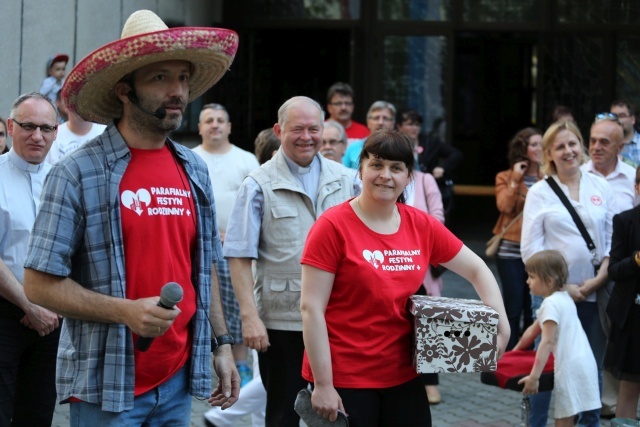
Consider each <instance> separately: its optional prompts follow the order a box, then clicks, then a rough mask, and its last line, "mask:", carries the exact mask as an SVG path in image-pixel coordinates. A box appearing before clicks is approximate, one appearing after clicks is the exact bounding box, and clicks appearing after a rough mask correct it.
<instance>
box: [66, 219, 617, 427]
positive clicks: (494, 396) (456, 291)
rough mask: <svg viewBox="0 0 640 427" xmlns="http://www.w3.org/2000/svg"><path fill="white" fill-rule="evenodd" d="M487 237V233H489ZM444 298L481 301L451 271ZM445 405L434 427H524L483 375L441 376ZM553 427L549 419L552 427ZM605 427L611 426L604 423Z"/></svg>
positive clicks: (516, 407) (476, 243)
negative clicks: (485, 381) (483, 379)
mask: <svg viewBox="0 0 640 427" xmlns="http://www.w3.org/2000/svg"><path fill="white" fill-rule="evenodd" d="M457 234H458V235H459V236H461V238H462V239H463V240H464V241H465V243H466V244H467V245H468V246H469V247H470V248H471V249H472V250H474V252H476V253H478V254H483V253H484V241H486V240H487V239H488V238H489V237H490V236H489V235H488V234H487V235H486V236H485V235H483V234H482V233H474V232H469V233H468V234H467V235H466V234H465V232H464V231H460V232H458V233H457ZM485 234H486V233H485ZM488 264H489V266H490V267H491V269H492V270H493V271H494V273H495V274H496V276H497V273H496V271H495V265H494V263H493V262H491V261H490V260H489V262H488ZM443 295H444V296H449V297H455V298H473V299H477V296H476V294H475V291H474V290H473V287H472V286H471V285H470V284H469V283H468V282H466V281H465V280H463V279H460V278H459V277H458V276H455V275H454V274H453V273H450V272H447V273H445V276H444V290H443ZM440 384H441V385H440V391H441V393H442V403H440V404H438V405H435V406H433V407H432V408H431V414H432V419H433V426H434V427H488V426H491V427H507V426H509V427H511V426H517V425H520V424H519V423H520V402H521V395H520V394H519V393H517V392H514V391H509V390H502V389H500V388H498V387H492V386H488V385H484V384H482V383H481V382H480V374H474V373H470V374H443V375H440ZM208 409H209V406H208V404H207V403H206V402H201V401H198V400H195V399H194V401H193V406H192V411H191V413H192V416H191V425H192V426H194V427H196V426H197V427H202V426H204V416H203V414H204V413H205V412H206V411H207V410H208ZM68 425H69V416H68V405H62V406H58V408H57V411H56V414H55V417H54V421H53V426H54V427H65V426H68ZM552 425H553V419H552V418H549V423H548V426H552ZM601 425H602V426H603V427H609V425H610V423H609V421H607V420H602V424H601ZM250 426H251V421H250V419H249V417H247V418H246V419H244V420H243V422H241V423H238V424H237V427H250Z"/></svg>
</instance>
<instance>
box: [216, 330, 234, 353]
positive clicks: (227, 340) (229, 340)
mask: <svg viewBox="0 0 640 427" xmlns="http://www.w3.org/2000/svg"><path fill="white" fill-rule="evenodd" d="M235 343H236V341H235V340H234V339H233V337H232V336H231V335H230V334H224V335H220V336H219V337H215V338H212V339H211V351H216V350H217V349H218V347H220V346H221V345H225V344H229V345H231V347H233V345H234V344H235Z"/></svg>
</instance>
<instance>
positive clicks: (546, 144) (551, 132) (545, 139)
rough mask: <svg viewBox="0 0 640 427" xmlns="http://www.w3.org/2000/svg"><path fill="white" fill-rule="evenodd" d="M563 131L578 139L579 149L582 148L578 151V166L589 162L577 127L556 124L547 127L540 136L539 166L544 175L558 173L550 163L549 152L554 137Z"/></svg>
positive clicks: (561, 122)
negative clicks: (540, 157)
mask: <svg viewBox="0 0 640 427" xmlns="http://www.w3.org/2000/svg"><path fill="white" fill-rule="evenodd" d="M563 130H568V131H569V132H571V133H572V134H574V135H575V136H576V137H577V138H578V141H580V147H581V148H582V149H581V150H580V164H583V163H586V162H587V160H589V158H588V156H587V152H586V151H585V148H584V140H583V139H582V134H581V133H580V129H578V126H576V124H575V123H573V122H571V121H560V122H556V123H554V124H552V125H551V126H549V128H548V129H547V130H546V132H545V133H544V135H543V136H542V165H541V166H540V169H541V171H542V173H543V174H545V175H551V174H556V173H558V171H557V170H556V165H555V164H554V163H553V161H551V157H550V156H549V152H550V151H551V148H553V143H554V142H555V140H556V137H557V136H558V134H559V133H560V132H562V131H563Z"/></svg>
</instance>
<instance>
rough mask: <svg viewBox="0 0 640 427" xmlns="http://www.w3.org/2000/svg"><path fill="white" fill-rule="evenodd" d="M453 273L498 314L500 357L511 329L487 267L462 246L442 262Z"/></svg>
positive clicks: (491, 274) (499, 295) (494, 282)
mask: <svg viewBox="0 0 640 427" xmlns="http://www.w3.org/2000/svg"><path fill="white" fill-rule="evenodd" d="M442 265H444V266H445V267H447V268H448V269H449V270H451V271H453V272H454V273H456V274H458V275H460V276H462V277H464V278H465V279H467V280H468V281H469V282H470V283H471V284H472V285H473V287H474V288H475V290H476V292H477V293H478V296H480V299H481V300H482V302H483V303H485V304H486V305H488V306H490V307H492V308H493V309H494V310H495V311H497V312H498V315H499V316H500V318H499V320H498V358H500V357H502V353H504V349H505V347H506V346H507V342H508V341H509V335H510V334H511V329H510V327H509V322H508V320H507V312H506V311H505V308H504V303H503V301H502V295H501V294H500V288H499V287H498V283H497V282H496V278H495V277H494V276H493V273H492V272H491V270H489V267H487V265H486V264H485V263H484V261H482V259H481V258H480V257H479V256H478V255H476V254H475V253H473V252H472V251H471V249H469V248H468V247H466V246H462V248H461V249H460V251H459V252H458V253H457V254H456V256H455V257H453V259H452V260H451V261H449V262H446V263H443V264H442Z"/></svg>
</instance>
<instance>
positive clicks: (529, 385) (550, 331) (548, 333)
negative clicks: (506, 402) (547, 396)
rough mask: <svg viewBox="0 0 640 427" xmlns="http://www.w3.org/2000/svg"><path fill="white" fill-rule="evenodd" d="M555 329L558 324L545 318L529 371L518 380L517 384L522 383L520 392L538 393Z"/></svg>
mask: <svg viewBox="0 0 640 427" xmlns="http://www.w3.org/2000/svg"><path fill="white" fill-rule="evenodd" d="M557 330H558V324H557V323H556V322H554V321H553V320H547V321H546V322H544V323H543V324H542V339H541V340H540V345H538V350H537V351H536V359H535V361H534V362H533V368H532V369H531V373H530V374H529V375H527V376H526V377H524V378H522V379H520V381H518V384H524V389H523V390H522V394H536V393H538V385H539V382H540V375H542V371H543V369H544V366H545V365H546V364H547V360H548V359H549V354H550V353H551V349H552V348H553V342H554V339H555V338H554V337H555V336H556V332H557Z"/></svg>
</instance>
